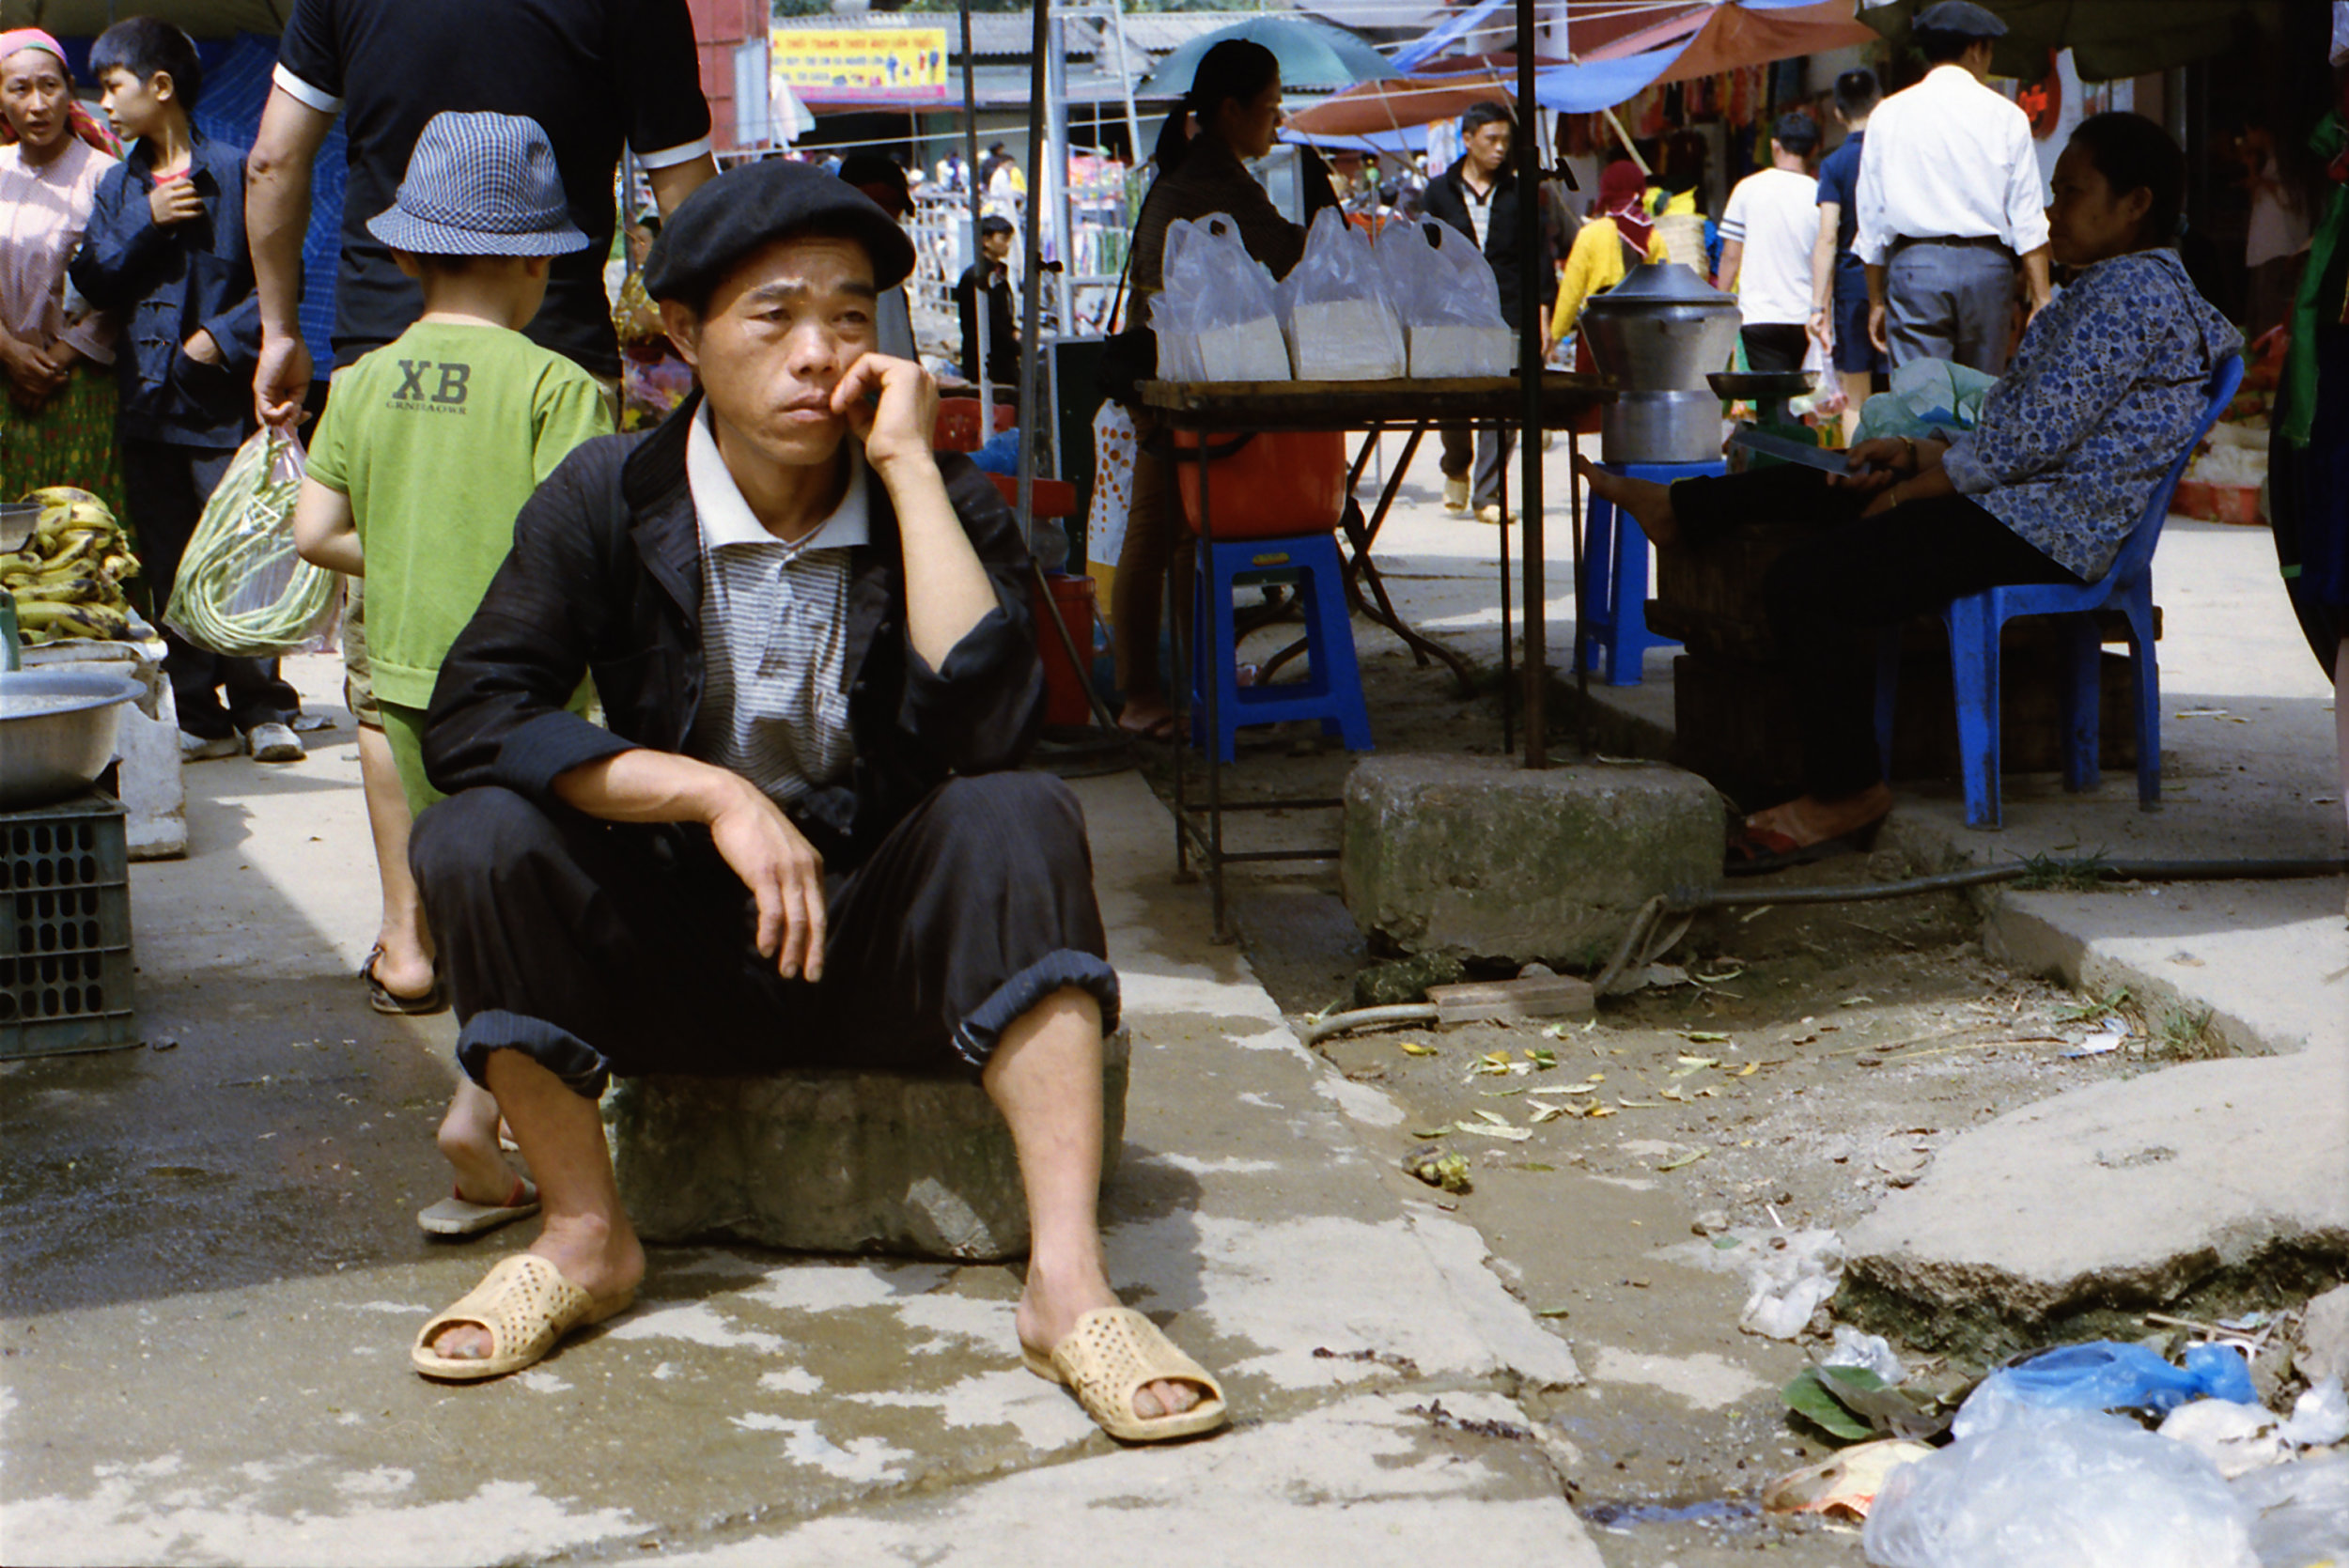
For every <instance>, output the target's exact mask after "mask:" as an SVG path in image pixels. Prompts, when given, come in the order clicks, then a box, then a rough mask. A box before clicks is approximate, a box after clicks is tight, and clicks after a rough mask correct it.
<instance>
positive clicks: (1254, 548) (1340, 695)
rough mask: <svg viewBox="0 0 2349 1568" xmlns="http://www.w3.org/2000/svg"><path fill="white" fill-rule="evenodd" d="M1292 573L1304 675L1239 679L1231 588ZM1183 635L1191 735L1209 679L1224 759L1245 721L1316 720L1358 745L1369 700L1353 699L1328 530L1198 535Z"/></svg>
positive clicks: (1364, 747) (1354, 674) (1355, 672)
mask: <svg viewBox="0 0 2349 1568" xmlns="http://www.w3.org/2000/svg"><path fill="white" fill-rule="evenodd" d="M1260 582H1292V583H1295V584H1296V587H1297V598H1298V606H1299V609H1300V610H1302V611H1303V612H1304V615H1305V660H1306V666H1305V668H1306V673H1305V678H1304V679H1303V680H1301V681H1282V682H1279V683H1277V684H1269V685H1264V686H1242V685H1240V684H1239V675H1238V671H1237V666H1236V664H1235V662H1234V660H1236V658H1237V644H1238V637H1237V631H1236V629H1235V627H1234V624H1233V623H1234V615H1233V611H1232V592H1233V590H1234V589H1235V588H1237V587H1239V586H1241V585H1242V584H1243V583H1260ZM1196 585H1197V586H1196V598H1195V599H1194V601H1193V603H1194V611H1193V613H1194V614H1195V616H1196V619H1195V620H1194V622H1193V623H1192V624H1193V625H1194V626H1195V627H1196V628H1197V631H1196V632H1195V633H1194V635H1193V636H1192V638H1191V648H1192V651H1191V688H1190V690H1191V697H1192V704H1191V710H1190V716H1191V738H1192V741H1193V743H1194V744H1197V745H1201V746H1205V745H1206V725H1207V704H1206V682H1207V681H1209V680H1213V681H1214V682H1215V683H1216V693H1215V695H1216V715H1215V717H1216V734H1215V748H1216V756H1217V758H1218V760H1220V761H1223V762H1229V761H1231V760H1232V758H1233V755H1234V753H1235V752H1236V750H1237V738H1236V737H1237V732H1238V731H1239V730H1240V729H1241V728H1242V727H1243V726H1245V725H1250V724H1276V723H1279V722H1283V720H1288V719H1318V720H1320V721H1321V727H1322V729H1323V730H1324V731H1325V732H1326V733H1328V734H1330V735H1335V736H1337V737H1339V738H1340V739H1342V740H1343V741H1344V742H1345V743H1346V750H1347V751H1349V752H1367V751H1369V750H1371V744H1370V709H1369V707H1368V706H1366V705H1365V704H1364V703H1363V701H1362V675H1361V666H1360V665H1359V664H1358V663H1357V662H1356V660H1355V657H1354V625H1353V622H1352V620H1351V619H1350V618H1349V616H1348V613H1347V611H1346V566H1345V563H1344V561H1342V560H1341V559H1340V558H1339V555H1338V542H1337V539H1336V537H1335V536H1332V535H1330V534H1304V535H1299V536H1296V537H1293V538H1284V539H1218V540H1216V541H1215V543H1214V544H1212V545H1209V544H1206V543H1205V542H1202V544H1201V546H1200V549H1199V567H1198V572H1197V575H1196Z"/></svg>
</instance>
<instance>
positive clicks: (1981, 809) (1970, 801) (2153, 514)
mask: <svg viewBox="0 0 2349 1568" xmlns="http://www.w3.org/2000/svg"><path fill="white" fill-rule="evenodd" d="M2242 383H2243V360H2242V357H2241V356H2240V355H2232V354H2231V355H2229V356H2228V357H2227V359H2226V361H2225V362H2224V363H2223V364H2221V365H2219V366H2218V368H2217V370H2216V371H2214V372H2212V374H2211V378H2210V381H2209V383H2208V386H2209V393H2210V403H2209V407H2208V408H2206V409H2205V410H2204V411H2203V412H2202V417H2201V420H2200V421H2199V422H2198V423H2197V424H2196V425H2195V427H2194V434H2193V437H2192V438H2191V439H2190V440H2188V441H2187V442H2186V447H2185V450H2183V451H2181V452H2180V453H2179V454H2178V458H2177V461H2175V462H2173V463H2171V464H2170V472H2169V473H2168V474H2165V475H2164V476H2163V478H2162V481H2161V483H2160V484H2158V485H2156V486H2155V487H2154V492H2153V494H2152V495H2150V496H2148V497H2147V498H2146V501H2145V511H2144V515H2143V516H2141V517H2139V519H2138V522H2137V526H2136V527H2135V528H2134V529H2132V530H2130V532H2129V536H2128V538H2127V539H2126V540H2124V541H2123V543H2122V546H2121V553H2120V555H2119V556H2118V557H2116V558H2115V559H2114V561H2113V563H2112V569H2111V570H2109V571H2108V572H2107V573H2105V575H2104V578H2103V579H2102V581H2100V582H2091V583H2087V584H2085V585H2083V586H2080V587H2072V586H2069V585H2066V584H2063V583H2055V582H2046V583H2041V582H2032V583H2023V584H2017V585H2015V586H2009V587H1999V588H1990V589H1985V590H1984V591H1983V592H1982V593H1979V594H1968V595H1967V596H1966V597H1964V598H1957V599H1952V600H1951V601H1950V603H1949V605H1948V606H1947V607H1946V608H1944V609H1943V610H1942V612H1941V619H1942V621H1943V622H1944V623H1945V624H1946V625H1947V626H1948V627H1949V630H1950V667H1951V673H1952V675H1953V676H1954V678H1955V681H1956V689H1957V753H1958V762H1959V767H1960V769H1961V772H1962V774H1963V780H1964V784H1965V786H1966V825H1967V826H1968V827H1969V828H1996V827H1998V826H1999V823H2000V820H2001V817H2000V812H1999V632H2000V630H2002V629H2004V628H2005V626H2006V623H2007V622H2009V621H2011V620H2015V619H2016V618H2018V617H2020V616H2024V615H2061V616H2064V617H2066V624H2065V630H2066V631H2067V633H2068V644H2069V650H2070V655H2071V657H2070V660H2069V668H2068V669H2067V670H2066V671H2065V678H2064V691H2063V699H2064V700H2063V787H2064V788H2066V789H2069V790H2075V791H2077V790H2082V789H2093V788H2095V787H2096V784H2097V781H2098V779H2099V777H2100V776H2101V774H2100V770H2099V768H2098V758H2097V750H2098V740H2099V737H2100V720H2101V714H2100V713H2099V711H2098V707H2099V701H2100V698H2101V696H2102V686H2103V683H2102V681H2101V679H2100V678H2099V677H2100V674H2101V671H2100V664H2101V660H2102V659H2103V648H2104V639H2103V636H2102V635H2101V634H2100V633H2099V631H2098V630H2097V627H2096V619H2095V615H2094V612H2096V611H2098V610H2101V609H2104V608H2105V607H2106V606H2107V605H2108V604H2109V605H2112V606H2115V607H2117V608H2118V609H2119V610H2120V611H2121V612H2122V613H2123V614H2124V615H2126V616H2127V617H2128V636H2129V665H2130V670H2131V673H2132V674H2134V675H2135V676H2136V679H2137V803H2138V805H2139V807H2140V808H2141V809H2143V810H2145V811H2158V810H2160V809H2161V675H2160V671H2159V670H2158V668H2157V667H2156V660H2155V654H2154V569H2153V567H2154V546H2155V544H2157V543H2159V542H2160V539H2161V525H2162V520H2163V519H2165V518H2166V517H2168V516H2169V514H2170V492H2171V491H2173V490H2174V489H2177V485H2178V478H2179V476H2180V475H2181V474H2184V473H2185V472H2186V464H2187V462H2189V461H2190V460H2191V459H2192V458H2193V457H2194V449H2195V447H2197V446H2198V445H2200V444H2201V440H2202V437H2203V435H2204V434H2205V433H2206V432H2208V430H2209V429H2210V427H2211V426H2212V425H2214V424H2216V423H2217V419H2218V415H2219V414H2220V412H2221V411H2224V410H2225V408H2226V406H2227V404H2228V402H2229V400H2231V399H2232V397H2233V396H2234V395H2235V389H2236V388H2237V387H2238V386H2240V385H2242ZM1900 643H1901V633H1900V628H1898V627H1896V626H1895V627H1888V628H1886V629H1884V631H1883V633H1882V634H1881V635H1880V637H1879V638H1878V640H1877V644H1876V750H1877V753H1878V754H1879V755H1881V756H1882V758H1883V759H1884V771H1885V776H1886V777H1887V778H1890V776H1891V772H1892V705H1893V698H1894V695H1895V692H1896V690H1897V688H1898V686H1899V683H1900Z"/></svg>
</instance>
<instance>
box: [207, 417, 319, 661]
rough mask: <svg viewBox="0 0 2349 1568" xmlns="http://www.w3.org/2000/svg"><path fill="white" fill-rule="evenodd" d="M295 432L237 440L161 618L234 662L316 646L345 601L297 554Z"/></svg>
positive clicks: (299, 466)
mask: <svg viewBox="0 0 2349 1568" xmlns="http://www.w3.org/2000/svg"><path fill="white" fill-rule="evenodd" d="M305 467H306V462H305V455H304V453H303V448H302V442H301V439H300V438H299V437H297V436H295V435H294V434H293V433H292V432H291V431H288V430H277V429H263V430H260V431H258V432H257V433H256V434H255V435H254V437H253V438H252V439H251V440H250V441H248V442H245V443H244V445H243V446H241V447H240V448H239V449H238V451H237V455H236V457H235V458H234V459H232V460H231V461H230V463H229V464H228V472H227V474H225V475H224V476H223V477H222V479H221V481H220V488H219V489H216V490H214V491H213V492H212V498H211V499H210V501H208V502H206V503H205V504H204V516H203V519H202V520H200V521H198V522H197V523H196V525H195V536H194V538H192V539H190V540H189V541H188V549H187V553H186V554H185V555H183V556H181V557H180V560H179V580H178V582H175V583H174V584H173V586H172V590H171V603H170V604H169V605H168V606H166V607H165V608H164V610H163V624H164V625H166V626H168V627H170V628H171V629H173V630H174V631H177V632H178V633H179V635H181V636H182V637H185V638H186V639H187V640H188V641H189V642H191V643H194V644H196V645H197V646H198V647H203V648H210V649H211V650H212V652H214V653H218V654H226V655H229V656H230V657H233V658H240V659H273V658H275V657H276V656H277V655H279V654H285V653H302V652H309V651H315V650H317V649H318V648H319V646H321V645H322V643H323V640H324V638H325V636H326V633H327V632H328V631H329V630H330V629H332V628H333V626H334V613H335V611H336V610H337V609H339V608H340V607H341V604H342V579H341V578H340V577H339V576H337V575H336V574H335V573H334V572H331V571H328V570H326V569H325V568H324V567H314V566H312V565H310V563H309V562H307V561H304V560H303V559H302V557H300V556H299V555H296V554H295V553H294V542H293V511H294V501H295V499H296V498H297V497H298V496H300V495H301V493H302V475H303V470H304V468H305Z"/></svg>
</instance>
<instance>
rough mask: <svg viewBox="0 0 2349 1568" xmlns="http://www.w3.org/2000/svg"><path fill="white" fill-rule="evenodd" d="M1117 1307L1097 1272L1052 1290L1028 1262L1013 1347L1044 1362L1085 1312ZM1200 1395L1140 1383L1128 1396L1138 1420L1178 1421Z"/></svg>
mask: <svg viewBox="0 0 2349 1568" xmlns="http://www.w3.org/2000/svg"><path fill="white" fill-rule="evenodd" d="M1123 1305H1125V1303H1124V1302H1122V1301H1120V1300H1118V1299H1117V1293H1116V1292H1114V1291H1112V1290H1111V1289H1110V1284H1109V1281H1108V1280H1107V1279H1105V1278H1103V1277H1102V1275H1101V1274H1100V1272H1099V1271H1098V1270H1095V1271H1093V1278H1092V1280H1091V1281H1089V1282H1086V1283H1078V1282H1075V1281H1063V1282H1061V1283H1060V1284H1058V1285H1055V1284H1054V1283H1053V1282H1052V1281H1048V1280H1046V1279H1044V1278H1043V1276H1042V1273H1041V1271H1040V1270H1039V1269H1038V1268H1037V1267H1036V1265H1034V1264H1033V1263H1031V1264H1030V1265H1028V1283H1027V1288H1026V1289H1024V1290H1022V1291H1021V1292H1020V1293H1019V1343H1021V1344H1024V1345H1026V1346H1027V1347H1028V1348H1029V1349H1031V1350H1033V1351H1035V1352H1037V1353H1038V1354H1040V1355H1043V1356H1045V1357H1048V1358H1049V1357H1050V1355H1051V1353H1052V1349H1053V1347H1054V1346H1055V1345H1057V1344H1059V1343H1060V1342H1061V1341H1063V1340H1065V1339H1066V1338H1067V1337H1068V1335H1069V1333H1070V1331H1071V1330H1073V1329H1074V1328H1075V1327H1077V1320H1078V1319H1079V1318H1081V1317H1082V1316H1084V1314H1085V1313H1087V1312H1093V1311H1095V1310H1097V1309H1098V1308H1102V1307H1119V1306H1123ZM1202 1392H1203V1390H1201V1389H1197V1388H1194V1387H1192V1386H1191V1385H1190V1384H1189V1383H1179V1382H1159V1383H1144V1384H1143V1386H1142V1387H1141V1388H1140V1389H1136V1390H1135V1391H1134V1414H1135V1415H1137V1416H1140V1417H1141V1418H1142V1419H1143V1420H1144V1421H1149V1420H1152V1419H1153V1418H1155V1417H1159V1416H1179V1415H1181V1414H1182V1413H1183V1412H1184V1411H1186V1410H1189V1409H1190V1407H1191V1406H1193V1405H1197V1404H1198V1403H1199V1401H1200V1398H1201V1396H1202Z"/></svg>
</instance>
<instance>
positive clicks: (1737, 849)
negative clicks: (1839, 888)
mask: <svg viewBox="0 0 2349 1568" xmlns="http://www.w3.org/2000/svg"><path fill="white" fill-rule="evenodd" d="M1883 825H1884V818H1882V817H1880V816H1879V817H1877V818H1876V819H1875V821H1874V822H1871V823H1869V824H1868V825H1867V826H1866V827H1864V828H1855V829H1853V830H1852V831H1850V832H1848V833H1840V834H1838V835H1837V836H1835V837H1834V838H1823V839H1821V840H1820V841H1819V842H1818V843H1816V844H1797V843H1796V842H1795V841H1794V840H1793V839H1791V838H1788V837H1787V836H1786V835H1785V834H1784V833H1781V832H1778V831H1774V830H1772V829H1769V828H1745V829H1741V830H1739V831H1738V833H1737V835H1736V836H1735V838H1733V839H1731V840H1730V841H1729V858H1728V859H1727V861H1725V862H1723V863H1722V865H1721V874H1722V875H1723V876H1725V877H1759V876H1761V875H1762V874H1763V873H1765V872H1768V871H1783V870H1785V869H1786V868H1787V867H1788V866H1790V865H1810V864H1811V863H1812V862H1815V861H1828V860H1833V859H1834V858H1835V857H1836V856H1838V855H1857V854H1859V853H1860V852H1861V851H1863V850H1865V849H1866V848H1867V847H1868V846H1870V845H1872V844H1874V843H1875V836H1876V830H1877V829H1878V828H1880V827H1882V826H1883Z"/></svg>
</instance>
